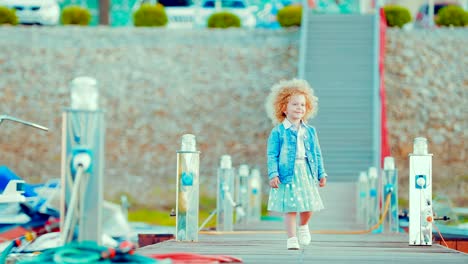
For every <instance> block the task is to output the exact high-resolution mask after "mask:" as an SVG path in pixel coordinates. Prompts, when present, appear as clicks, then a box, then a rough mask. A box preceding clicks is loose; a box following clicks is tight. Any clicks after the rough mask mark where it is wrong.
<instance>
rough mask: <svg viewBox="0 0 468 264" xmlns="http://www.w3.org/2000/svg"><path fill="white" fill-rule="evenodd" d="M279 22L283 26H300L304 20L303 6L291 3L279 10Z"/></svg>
mask: <svg viewBox="0 0 468 264" xmlns="http://www.w3.org/2000/svg"><path fill="white" fill-rule="evenodd" d="M277 18H278V23H279V24H280V25H281V26H282V27H300V26H301V21H302V6H300V5H289V6H285V7H283V8H281V9H280V10H279V11H278V15H277Z"/></svg>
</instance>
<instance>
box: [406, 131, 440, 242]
mask: <svg viewBox="0 0 468 264" xmlns="http://www.w3.org/2000/svg"><path fill="white" fill-rule="evenodd" d="M409 163H410V164H409V245H410V246H411V245H416V246H418V245H432V222H433V220H434V217H433V214H432V154H429V153H428V152H427V140H426V138H423V137H417V138H415V139H414V145H413V153H411V154H409Z"/></svg>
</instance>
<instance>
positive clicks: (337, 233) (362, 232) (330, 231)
mask: <svg viewBox="0 0 468 264" xmlns="http://www.w3.org/2000/svg"><path fill="white" fill-rule="evenodd" d="M390 195H391V192H389V193H388V194H387V197H386V199H387V201H386V202H385V207H384V212H383V214H382V215H381V216H380V219H379V221H378V222H377V223H376V224H375V225H373V226H372V227H371V228H369V229H367V230H356V231H342V230H317V231H312V232H311V233H312V234H336V235H341V234H343V235H357V234H367V233H370V232H372V231H373V230H375V229H377V228H379V226H380V225H381V224H382V222H383V220H384V219H385V217H386V216H387V213H388V208H389V207H390ZM284 233H285V231H276V230H271V231H201V232H200V234H205V235H227V234H284Z"/></svg>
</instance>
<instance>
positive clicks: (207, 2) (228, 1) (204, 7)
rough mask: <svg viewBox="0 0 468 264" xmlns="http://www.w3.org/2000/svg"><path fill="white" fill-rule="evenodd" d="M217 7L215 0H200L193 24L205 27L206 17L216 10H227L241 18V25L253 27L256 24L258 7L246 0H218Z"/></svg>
mask: <svg viewBox="0 0 468 264" xmlns="http://www.w3.org/2000/svg"><path fill="white" fill-rule="evenodd" d="M218 3H219V4H220V5H219V7H218V6H216V0H202V2H201V5H200V8H199V10H198V13H197V14H196V19H195V24H196V25H197V26H198V27H206V25H207V21H208V18H209V17H210V16H211V15H212V14H213V13H216V12H220V11H227V12H230V13H233V14H235V15H237V16H238V17H239V18H240V20H241V26H242V27H246V28H254V27H255V26H256V24H257V19H256V17H255V12H256V11H257V9H258V7H256V6H249V5H248V4H247V2H246V0H219V2H218Z"/></svg>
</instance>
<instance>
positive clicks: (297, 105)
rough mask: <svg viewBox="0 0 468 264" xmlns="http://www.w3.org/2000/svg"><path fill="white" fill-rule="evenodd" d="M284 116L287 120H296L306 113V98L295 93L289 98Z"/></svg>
mask: <svg viewBox="0 0 468 264" xmlns="http://www.w3.org/2000/svg"><path fill="white" fill-rule="evenodd" d="M284 113H285V114H286V118H287V119H288V120H289V121H298V120H301V119H302V117H304V115H305V113H306V99H305V96H304V95H302V94H295V95H292V96H291V97H290V98H289V101H288V104H287V106H286V111H284Z"/></svg>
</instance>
